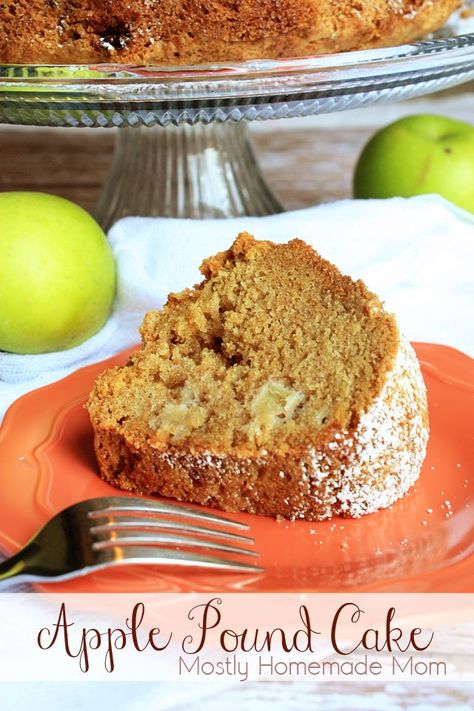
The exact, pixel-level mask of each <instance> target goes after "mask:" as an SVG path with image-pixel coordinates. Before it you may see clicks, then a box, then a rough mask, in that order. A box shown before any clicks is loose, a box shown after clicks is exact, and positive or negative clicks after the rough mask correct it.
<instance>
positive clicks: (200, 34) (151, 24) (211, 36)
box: [0, 0, 460, 64]
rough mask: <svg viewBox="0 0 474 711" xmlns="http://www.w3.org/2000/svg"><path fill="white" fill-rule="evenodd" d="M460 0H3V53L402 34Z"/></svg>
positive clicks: (305, 42) (147, 56)
mask: <svg viewBox="0 0 474 711" xmlns="http://www.w3.org/2000/svg"><path fill="white" fill-rule="evenodd" d="M459 5H460V1H459V0H436V2H433V1H432V0H237V1H235V0H209V1H208V2H201V1H200V0H182V1H181V2H179V1H177V0H135V2H133V3H132V2H129V0H15V2H13V1H11V2H3V3H1V5H0V61H2V62H11V63H28V62H34V63H41V62H59V63H82V62H114V63H116V62H133V63H146V64H152V63H156V64H177V63H178V64H179V63H190V64H192V63H200V62H210V61H228V60H240V59H250V58H255V57H279V56H298V55H307V54H317V53H327V52H337V51H343V50H351V49H359V48H362V47H373V46H381V45H382V46H383V45H390V44H397V43H402V42H405V41H409V40H411V39H414V38H415V37H417V36H420V35H421V34H423V33H426V32H429V31H432V30H434V29H436V28H438V27H439V26H441V25H442V24H443V23H444V21H445V20H446V18H447V17H448V15H449V14H450V12H452V11H453V10H454V9H455V8H456V7H458V6H459Z"/></svg>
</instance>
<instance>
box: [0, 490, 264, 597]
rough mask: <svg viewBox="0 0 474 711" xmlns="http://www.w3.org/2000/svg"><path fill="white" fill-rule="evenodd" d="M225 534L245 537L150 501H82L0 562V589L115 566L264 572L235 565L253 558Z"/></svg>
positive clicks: (241, 542) (199, 514) (226, 522)
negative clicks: (7, 583) (12, 583)
mask: <svg viewBox="0 0 474 711" xmlns="http://www.w3.org/2000/svg"><path fill="white" fill-rule="evenodd" d="M188 520H189V521H192V522H193V523H189V522H188ZM199 523H203V524H207V525H205V526H201V525H198V524H199ZM224 528H225V529H229V528H233V529H236V530H239V529H240V530H247V529H248V526H246V525H245V524H242V523H238V522H237V521H232V520H230V519H228V518H224V517H223V516H216V515H214V514H209V513H206V512H204V511H199V510H198V509H194V508H191V507H188V506H183V505H179V504H169V503H166V502H162V501H154V500H151V499H140V498H128V497H118V496H114V497H105V498H99V499H89V500H88V501H82V502H81V503H78V504H74V506H70V507H69V508H67V509H64V511H61V512H60V513H58V514H56V516H54V518H52V519H51V520H50V521H48V522H47V523H46V524H45V525H44V526H43V528H41V529H40V530H39V531H38V533H37V534H36V535H35V536H33V538H32V539H31V540H30V541H29V542H28V543H27V544H26V546H25V547H24V548H23V549H22V550H21V551H19V552H18V553H16V554H15V555H14V556H12V557H11V558H8V559H7V560H5V561H4V562H3V563H0V584H1V582H2V581H6V580H10V579H11V578H15V582H16V579H18V578H20V577H21V579H23V580H29V581H40V580H43V581H44V580H48V581H55V580H67V579H69V578H74V577H76V576H80V575H85V574H86V573H90V572H91V571H94V570H99V569H101V568H108V567H110V566H113V565H122V564H129V565H130V564H139V565H142V564H153V565H179V566H188V567H200V568H211V569H216V570H223V571H233V572H245V573H249V572H251V573H261V572H263V570H262V568H259V567H257V566H256V565H252V564H250V563H245V562H241V561H239V560H235V559H234V557H239V556H246V557H254V558H256V557H258V555H259V554H258V553H257V552H256V551H255V550H252V549H251V548H247V547H243V546H252V545H254V541H253V539H252V538H248V537H246V536H243V535H241V534H240V533H234V532H231V531H229V530H222V529H224ZM229 541H230V543H229ZM196 549H197V550H196ZM214 551H215V552H217V553H222V554H225V556H221V555H216V554H215V553H214Z"/></svg>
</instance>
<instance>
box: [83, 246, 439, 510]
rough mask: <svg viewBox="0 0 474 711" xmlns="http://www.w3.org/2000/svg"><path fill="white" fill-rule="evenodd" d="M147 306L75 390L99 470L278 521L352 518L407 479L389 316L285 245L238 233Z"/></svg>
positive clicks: (417, 421)
mask: <svg viewBox="0 0 474 711" xmlns="http://www.w3.org/2000/svg"><path fill="white" fill-rule="evenodd" d="M201 271H202V273H203V275H204V277H205V279H204V281H203V282H202V283H201V284H198V285H197V286H195V287H194V288H193V289H188V290H186V291H183V292H181V293H180V294H171V295H170V297H169V299H168V302H167V304H166V306H165V307H164V309H163V310H162V311H155V312H151V313H148V314H147V315H146V316H145V320H144V322H143V326H142V328H141V334H142V340H143V343H142V346H141V348H140V350H138V351H137V352H135V353H134V354H133V355H132V357H131V358H130V361H129V363H128V364H127V365H126V366H124V367H121V368H113V369H111V370H108V371H106V372H104V373H102V374H101V375H100V376H99V378H98V380H97V382H96V383H95V386H94V389H93V391H92V394H91V396H90V399H89V403H88V409H89V413H90V416H91V419H92V424H93V427H94V431H95V448H96V453H97V459H98V462H99V468H100V474H101V476H102V478H103V479H105V480H106V481H108V482H110V483H111V484H113V485H114V486H118V487H120V488H122V489H125V490H127V491H134V492H138V493H143V494H159V495H161V496H166V497H173V498H175V499H179V500H180V501H194V502H198V503H200V504H205V505H207V506H213V507H216V508H220V509H223V510H225V511H249V512H252V513H257V514H266V515H270V516H276V517H287V518H291V519H295V518H299V519H300V518H301V519H308V520H321V519H326V518H329V517H331V516H334V515H343V516H352V517H359V516H362V515H363V514H368V513H371V512H373V511H376V510H377V509H380V508H383V507H386V506H389V505H390V504H392V503H393V502H394V501H396V500H397V499H398V498H400V497H401V496H403V494H405V492H406V491H408V489H409V488H410V487H411V486H412V484H413V483H414V482H415V480H416V479H417V477H418V475H419V473H420V469H421V465H422V463H423V460H424V457H425V451H426V444H427V440H428V415H427V404H426V390H425V386H424V383H423V379H422V376H421V372H420V367H419V364H418V361H417V359H416V356H415V353H414V351H413V349H412V347H411V346H410V345H409V344H408V343H407V342H406V341H405V340H404V339H403V337H402V336H401V335H400V333H399V331H398V327H397V324H396V321H395V318H394V317H393V316H392V315H390V314H388V313H386V312H385V311H384V309H383V306H382V304H381V302H380V301H379V299H378V298H377V297H376V296H375V295H374V294H372V293H370V292H369V291H368V290H367V288H366V287H365V285H364V284H363V283H362V282H361V281H358V282H354V281H352V280H351V279H350V278H349V277H346V276H342V275H341V274H340V272H339V271H338V270H337V269H336V267H334V266H332V265H331V264H330V263H329V262H327V261H325V260H324V259H322V258H321V257H320V256H319V255H318V254H316V253H315V252H314V251H313V250H312V249H311V248H310V247H309V246H307V245H306V244H305V243H304V242H301V241H300V240H294V241H292V242H290V243H289V244H273V243H271V242H258V241H256V240H254V239H253V238H252V237H251V236H250V235H248V234H246V233H244V234H241V235H239V237H238V238H237V240H236V241H235V242H234V244H233V245H232V247H231V248H230V250H229V251H228V252H223V253H221V254H217V255H216V256H215V257H211V258H209V259H207V260H206V261H205V262H204V263H203V265H202V267H201Z"/></svg>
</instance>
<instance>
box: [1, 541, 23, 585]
mask: <svg viewBox="0 0 474 711" xmlns="http://www.w3.org/2000/svg"><path fill="white" fill-rule="evenodd" d="M26 568H27V559H26V556H25V549H23V550H21V551H19V552H18V553H15V555H12V556H11V558H7V559H6V560H4V561H3V562H2V563H0V586H3V584H4V583H5V582H6V581H7V580H10V579H11V578H18V577H22V576H24V575H26V574H27V572H26Z"/></svg>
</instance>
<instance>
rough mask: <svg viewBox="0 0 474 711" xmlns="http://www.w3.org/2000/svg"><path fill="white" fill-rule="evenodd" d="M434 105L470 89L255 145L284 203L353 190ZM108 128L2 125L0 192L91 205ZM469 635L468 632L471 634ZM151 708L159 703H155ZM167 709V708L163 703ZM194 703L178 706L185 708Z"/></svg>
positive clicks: (352, 687)
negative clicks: (369, 159)
mask: <svg viewBox="0 0 474 711" xmlns="http://www.w3.org/2000/svg"><path fill="white" fill-rule="evenodd" d="M420 110H423V111H425V110H430V111H437V112H440V113H446V114H449V115H452V116H457V117H459V118H462V119H465V120H472V121H474V101H473V100H472V97H471V96H470V95H469V94H464V95H462V96H461V95H460V96H457V95H455V96H454V97H452V96H451V95H446V96H444V97H442V98H441V99H440V98H437V99H433V100H430V99H428V100H427V101H426V100H425V101H422V102H417V103H416V102H415V103H411V104H407V105H402V106H400V107H395V108H387V109H372V110H371V109H368V110H366V112H365V113H363V114H362V113H359V112H355V113H352V114H348V115H347V117H330V118H329V117H326V118H315V119H309V120H304V121H294V122H293V121H281V122H277V123H268V124H265V125H259V126H256V127H255V128H254V129H253V131H252V135H253V141H254V145H255V149H256V151H257V154H258V156H259V159H260V161H261V165H262V167H263V170H264V173H265V175H266V177H267V179H268V182H269V183H270V185H271V186H272V187H273V189H274V190H275V192H276V193H277V194H278V196H279V197H280V198H281V200H282V202H283V204H284V205H285V206H286V207H287V208H288V209H295V208H301V207H306V206H309V205H314V204H316V203H320V202H327V201H331V200H336V199H341V198H349V197H350V196H351V176H352V171H353V166H354V164H355V161H356V159H357V156H358V154H359V151H360V150H361V148H362V146H363V144H364V143H365V141H366V140H367V138H368V137H369V136H370V135H371V134H372V133H373V130H374V128H375V127H376V126H378V125H381V124H383V123H386V122H387V121H388V120H390V119H392V118H395V117H396V116H398V115H403V114H405V113H412V112H414V111H420ZM114 140H115V134H114V132H113V131H99V130H96V131H94V130H91V131H88V130H71V129H21V128H12V127H0V190H41V191H45V192H51V193H55V194H58V195H62V196H64V197H67V198H70V199H72V200H74V201H76V202H78V203H79V204H81V205H82V206H83V207H85V208H86V209H88V210H93V208H94V205H95V204H96V202H97V199H98V196H99V194H100V191H101V186H102V184H103V182H104V180H105V178H106V175H107V171H108V168H109V165H110V160H111V155H112V151H113V145H114ZM471 639H472V638H471ZM198 707H199V708H206V709H207V710H208V711H214V709H215V710H216V711H221V710H222V709H226V710H230V711H232V710H233V709H235V710H236V711H245V710H249V709H252V710H253V709H255V710H256V711H259V710H260V709H266V708H270V707H271V708H273V709H275V711H280V710H282V711H306V709H307V710H308V711H309V710H310V709H311V711H316V710H317V709H324V710H325V711H353V710H355V709H361V710H362V709H363V711H401V710H402V709H410V710H412V709H415V710H417V711H429V710H431V709H440V708H443V709H446V710H447V711H451V710H453V711H454V710H455V711H468V709H472V708H474V687H473V685H471V684H465V685H456V686H452V685H450V684H447V683H443V684H426V683H424V684H423V683H422V684H400V683H389V684H381V683H359V684H354V683H350V684H335V683H326V684H321V683H312V682H304V683H291V684H290V683H287V684H281V683H271V684H268V683H267V684H265V683H259V684H258V683H249V684H246V685H242V684H239V685H238V686H235V687H233V688H230V689H225V688H224V689H221V690H220V691H219V692H218V693H216V694H215V695H214V697H213V698H211V699H209V700H206V701H205V702H200V703H199V706H198ZM155 708H157V709H158V708H160V707H159V705H158V702H157V706H156V707H155ZM168 708H169V707H168ZM190 708H192V706H191V704H190V703H187V704H186V705H183V706H178V707H176V711H178V710H179V711H185V710H186V711H188V710H189V709H190Z"/></svg>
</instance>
